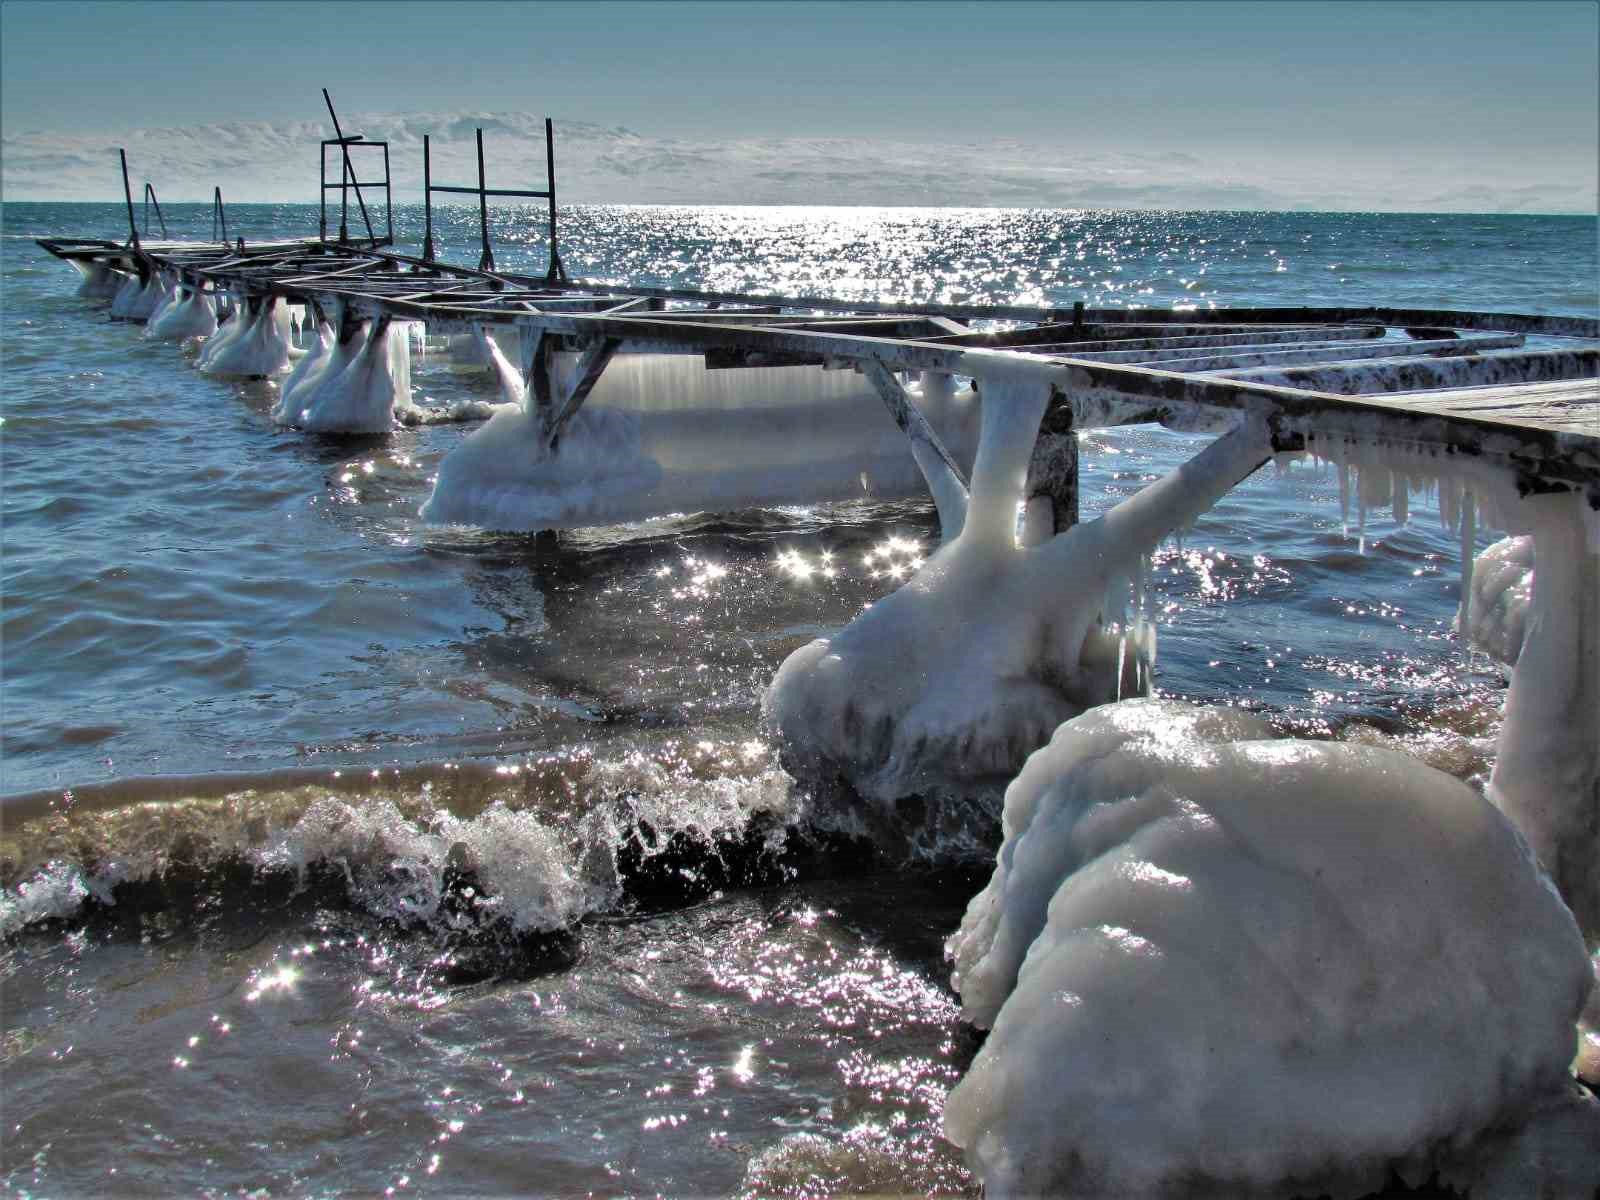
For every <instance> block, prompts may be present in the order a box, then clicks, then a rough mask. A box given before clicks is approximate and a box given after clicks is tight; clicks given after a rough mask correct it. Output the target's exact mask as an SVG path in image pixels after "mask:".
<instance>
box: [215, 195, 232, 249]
mask: <svg viewBox="0 0 1600 1200" xmlns="http://www.w3.org/2000/svg"><path fill="white" fill-rule="evenodd" d="M219 224H220V225H221V226H222V242H223V244H224V245H226V244H227V241H228V210H227V209H226V208H224V207H223V205H222V189H221V188H220V187H219V188H216V189H215V195H214V196H213V198H212V201H211V240H212V241H213V242H214V241H216V240H217V226H218V225H219Z"/></svg>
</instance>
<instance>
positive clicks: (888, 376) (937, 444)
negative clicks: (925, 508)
mask: <svg viewBox="0 0 1600 1200" xmlns="http://www.w3.org/2000/svg"><path fill="white" fill-rule="evenodd" d="M861 373H862V374H863V375H865V376H866V377H867V380H868V382H870V383H871V384H872V386H873V387H874V388H876V389H877V392H878V395H879V396H880V397H882V399H883V403H884V406H885V407H886V408H888V410H889V415H890V416H891V417H893V418H894V423H895V424H896V425H898V426H900V428H901V430H902V431H904V433H905V435H906V436H907V437H909V438H910V439H911V440H912V441H914V442H921V443H922V444H923V445H925V446H927V447H928V449H930V450H932V451H933V452H934V454H935V455H937V456H938V458H939V460H940V461H941V462H943V463H944V465H945V466H946V467H948V468H949V469H950V473H951V475H953V476H954V477H955V479H956V481H957V482H958V483H959V484H960V485H961V486H962V487H963V488H970V486H971V484H970V482H969V480H968V479H967V474H966V472H965V471H963V470H962V469H961V464H960V463H958V462H956V460H955V457H954V456H953V455H952V454H951V453H950V451H949V450H947V449H945V444H944V442H943V441H942V440H941V439H940V437H939V433H938V431H937V430H936V429H934V427H933V426H932V425H931V424H929V423H928V418H927V417H925V416H923V414H922V410H921V409H919V408H918V407H917V406H916V404H915V403H914V402H913V401H912V399H911V396H910V395H909V394H908V393H907V392H906V390H905V388H903V387H901V386H900V381H899V380H898V379H896V378H895V375H894V372H893V371H891V370H890V369H889V368H888V367H887V366H885V365H884V363H883V361H882V360H881V359H877V358H864V359H862V360H861Z"/></svg>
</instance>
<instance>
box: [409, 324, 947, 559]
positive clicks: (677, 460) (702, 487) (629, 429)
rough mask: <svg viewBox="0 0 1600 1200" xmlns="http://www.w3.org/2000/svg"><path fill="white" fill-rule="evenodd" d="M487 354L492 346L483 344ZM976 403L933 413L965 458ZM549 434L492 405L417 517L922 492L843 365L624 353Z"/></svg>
mask: <svg viewBox="0 0 1600 1200" xmlns="http://www.w3.org/2000/svg"><path fill="white" fill-rule="evenodd" d="M479 350H480V352H483V353H485V354H487V353H488V350H487V348H486V347H484V346H483V345H482V344H481V341H480V344H479ZM557 358H558V361H557V363H556V364H555V366H556V370H555V371H554V372H553V374H554V376H555V378H554V379H553V384H554V388H553V391H554V396H555V402H556V406H557V407H558V408H559V407H560V406H561V405H562V404H563V402H564V399H565V396H566V394H567V391H566V388H567V385H568V384H569V381H570V374H571V371H572V369H573V367H572V361H571V359H572V356H570V355H560V356H557ZM494 361H495V359H493V358H491V362H494ZM500 361H503V356H500ZM507 367H509V364H507ZM517 383H518V386H519V387H520V386H521V377H520V375H518V376H517ZM977 407H978V406H977V405H976V404H975V403H974V402H973V401H972V397H971V393H970V392H962V393H960V394H958V395H956V396H955V397H954V398H947V399H943V400H941V401H940V403H939V408H938V411H937V412H934V413H930V419H932V420H933V421H934V424H935V425H936V427H938V429H939V432H940V434H941V436H942V437H944V438H945V440H946V444H947V445H949V446H950V447H951V449H952V451H953V452H954V453H956V454H957V456H958V457H960V456H963V455H970V453H971V449H970V448H971V444H972V440H973V439H972V437H971V435H970V432H968V431H969V430H970V427H971V425H972V421H971V415H972V413H973V411H974V410H975V409H976V408H977ZM546 441H547V437H546V435H545V431H544V430H543V428H542V426H541V424H540V421H539V419H538V416H537V414H535V413H533V412H531V411H528V409H527V407H526V406H525V407H524V410H523V411H521V412H509V411H508V412H504V413H501V414H499V415H497V416H496V417H495V418H494V419H493V420H492V421H490V422H489V424H487V425H486V426H484V428H482V429H480V430H477V431H476V432H474V433H473V434H472V436H471V437H469V438H468V439H467V440H466V441H465V442H463V443H462V444H461V446H460V447H458V448H457V449H456V450H454V451H453V452H452V453H451V454H450V455H449V456H448V457H447V458H446V459H445V460H444V461H443V462H442V463H440V466H439V477H438V480H437V482H436V483H435V485H434V491H433V495H432V497H431V498H430V499H429V500H428V502H427V504H426V505H425V506H424V507H423V510H422V513H423V519H424V520H428V521H434V522H455V523H461V524H469V525H478V526H483V527H486V528H494V529H506V530H532V529H557V528H565V527H571V526H579V525H592V524H605V523H611V522H617V521H632V520H639V519H641V518H644V517H649V516H655V515H658V514H660V513H667V512H697V511H703V510H713V511H715V510H727V509H733V508H743V507H750V506H754V505H771V504H810V503H816V502H818V501H824V500H842V499H851V498H855V497H861V496H863V495H873V496H879V497H894V496H910V495H915V494H917V493H918V492H920V491H921V490H922V488H923V484H922V481H921V477H920V475H919V473H918V468H917V465H916V462H915V461H914V460H913V458H912V456H911V454H910V453H909V452H908V448H907V445H906V438H905V435H904V434H902V433H901V432H900V431H899V429H898V428H897V427H896V426H895V424H894V422H893V420H892V419H891V418H890V417H889V415H888V413H887V412H886V411H885V409H884V407H883V403H882V401H881V400H880V399H879V398H878V396H877V394H876V392H875V391H874V390H873V389H872V387H871V386H870V385H869V384H868V383H867V382H866V381H865V380H864V379H862V377H861V376H860V375H858V374H856V373H855V372H853V371H848V370H845V371H825V370H822V369H821V368H819V367H763V368H750V369H735V370H711V371H708V370H706V369H705V367H704V366H703V364H702V362H701V360H700V358H699V357H698V356H695V355H688V354H628V353H622V354H618V355H617V356H616V357H615V358H613V359H612V360H611V362H610V364H609V365H608V366H607V367H606V369H605V372H604V374H602V375H601V377H600V380H599V382H598V383H597V384H596V385H595V387H594V390H593V392H592V393H591V394H590V396H589V399H588V400H587V401H586V402H585V404H584V406H583V407H582V408H581V409H580V410H579V412H578V415H577V417H576V419H574V420H573V421H572V422H571V423H570V424H568V425H567V426H566V428H565V429H564V430H563V431H562V435H561V443H560V448H559V450H558V451H557V452H556V453H554V454H551V453H549V452H548V451H547V448H546V447H545V442H546ZM608 462H609V464H610V465H609V466H608V465H607V464H608Z"/></svg>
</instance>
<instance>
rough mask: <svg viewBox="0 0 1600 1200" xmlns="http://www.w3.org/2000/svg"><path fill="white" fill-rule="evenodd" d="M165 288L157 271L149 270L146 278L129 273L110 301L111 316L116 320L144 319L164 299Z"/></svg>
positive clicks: (148, 316) (147, 318)
mask: <svg viewBox="0 0 1600 1200" xmlns="http://www.w3.org/2000/svg"><path fill="white" fill-rule="evenodd" d="M166 296H167V288H166V286H165V283H164V281H163V280H162V278H161V273H160V272H159V271H151V272H150V275H149V277H148V278H147V279H140V278H139V276H137V275H129V276H128V277H127V278H126V279H125V280H123V283H122V286H121V287H120V288H118V289H117V294H116V296H115V297H113V298H112V301H111V316H112V319H113V320H118V321H146V320H149V318H150V314H152V313H153V312H155V310H156V308H157V307H158V306H159V305H160V304H161V302H162V301H163V300H164V299H166Z"/></svg>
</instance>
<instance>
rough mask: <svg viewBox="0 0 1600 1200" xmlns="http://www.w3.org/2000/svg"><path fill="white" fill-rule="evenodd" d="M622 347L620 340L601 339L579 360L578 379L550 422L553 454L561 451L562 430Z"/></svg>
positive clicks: (550, 443) (592, 344) (573, 382)
mask: <svg viewBox="0 0 1600 1200" xmlns="http://www.w3.org/2000/svg"><path fill="white" fill-rule="evenodd" d="M620 345H622V341H621V339H620V338H600V339H598V340H597V341H595V342H593V343H591V344H590V346H589V348H588V349H587V350H585V351H584V353H583V357H582V358H581V359H579V360H578V373H577V378H575V379H574V380H573V381H572V387H571V388H570V389H568V391H567V398H566V402H565V403H564V404H562V406H561V411H560V412H558V413H557V414H556V415H555V419H554V420H553V421H551V422H550V429H549V441H548V444H549V446H550V449H551V451H552V452H554V451H556V450H558V449H560V447H561V432H562V430H564V429H565V428H566V426H567V422H568V421H570V420H572V418H573V417H574V416H576V415H577V412H578V410H579V409H580V408H582V407H583V402H584V401H585V400H587V399H588V398H589V393H590V392H591V391H593V390H594V385H595V384H597V383H599V382H600V375H601V373H602V372H603V371H604V370H605V369H606V365H607V364H608V363H610V361H611V356H612V355H614V354H615V353H616V352H617V347H618V346H620Z"/></svg>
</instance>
